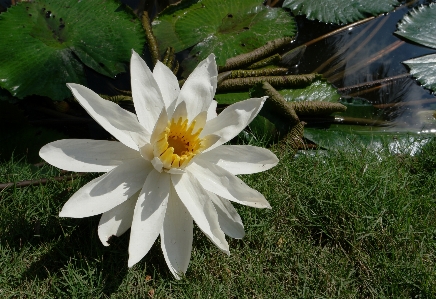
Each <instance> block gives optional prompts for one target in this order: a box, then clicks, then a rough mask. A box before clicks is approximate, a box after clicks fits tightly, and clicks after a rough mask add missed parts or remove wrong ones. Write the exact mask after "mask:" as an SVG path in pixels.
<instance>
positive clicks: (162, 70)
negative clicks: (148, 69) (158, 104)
mask: <svg viewBox="0 0 436 299" xmlns="http://www.w3.org/2000/svg"><path fill="white" fill-rule="evenodd" d="M153 77H154V79H156V83H157V85H159V89H160V91H161V93H162V98H163V101H164V103H165V108H166V110H167V111H168V108H169V107H170V105H171V103H173V102H174V101H175V100H177V97H178V96H179V93H180V87H179V81H178V80H177V77H176V76H174V74H173V72H172V71H171V70H170V69H169V68H168V67H167V66H166V65H165V64H163V63H162V62H160V61H159V60H158V61H157V63H156V65H155V67H154V69H153ZM171 114H172V111H171Z"/></svg>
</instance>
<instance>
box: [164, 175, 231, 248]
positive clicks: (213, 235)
mask: <svg viewBox="0 0 436 299" xmlns="http://www.w3.org/2000/svg"><path fill="white" fill-rule="evenodd" d="M171 181H172V182H173V186H174V189H176V191H177V195H178V196H179V198H180V200H181V201H182V202H183V204H184V205H185V207H186V208H187V209H188V211H189V213H190V214H191V216H192V218H194V221H195V223H197V225H198V227H199V228H200V229H201V230H202V231H203V232H204V233H205V234H206V236H208V237H209V239H210V240H211V241H212V242H213V243H214V244H215V245H216V246H217V247H218V248H219V249H221V250H222V251H224V252H225V253H227V254H230V253H229V245H228V244H227V241H226V238H225V236H224V233H223V231H222V230H221V227H220V225H219V222H218V215H217V212H216V210H215V207H214V206H213V203H212V201H211V200H210V198H209V195H208V193H207V191H206V190H204V189H203V188H202V187H201V185H200V184H199V183H198V181H197V180H196V179H195V178H194V177H193V176H192V175H191V174H189V173H184V174H173V175H171Z"/></svg>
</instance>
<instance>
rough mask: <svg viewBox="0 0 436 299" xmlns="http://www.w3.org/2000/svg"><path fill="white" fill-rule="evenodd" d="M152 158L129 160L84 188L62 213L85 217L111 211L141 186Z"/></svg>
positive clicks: (71, 199) (74, 216)
mask: <svg viewBox="0 0 436 299" xmlns="http://www.w3.org/2000/svg"><path fill="white" fill-rule="evenodd" d="M152 169H153V166H152V165H151V163H150V162H148V161H146V160H144V159H142V158H139V159H135V160H129V161H127V162H125V163H123V164H121V165H119V166H117V167H115V168H114V169H112V170H111V171H109V172H108V173H106V174H104V175H102V176H100V177H98V178H96V179H94V180H92V181H90V182H89V183H88V184H86V185H85V186H83V187H82V188H80V189H79V190H78V191H77V192H76V193H74V194H73V196H71V198H70V199H69V200H68V201H67V202H66V204H65V205H64V206H63V208H62V211H61V212H60V213H59V216H60V217H72V218H83V217H89V216H94V215H98V214H101V213H104V212H107V211H109V210H110V209H112V208H114V207H116V206H117V205H119V204H121V203H122V202H124V201H126V200H127V199H128V198H130V197H131V196H133V195H134V194H135V193H136V192H137V191H138V190H139V189H141V187H142V185H143V184H144V181H145V179H146V178H147V175H148V173H149V172H150V171H151V170H152Z"/></svg>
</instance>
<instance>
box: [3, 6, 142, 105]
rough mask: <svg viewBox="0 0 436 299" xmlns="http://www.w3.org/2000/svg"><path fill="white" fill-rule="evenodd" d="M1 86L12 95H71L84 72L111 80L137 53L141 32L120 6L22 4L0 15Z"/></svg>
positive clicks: (81, 80)
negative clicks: (87, 69) (68, 86)
mask: <svg viewBox="0 0 436 299" xmlns="http://www.w3.org/2000/svg"><path fill="white" fill-rule="evenodd" d="M0 31H1V32H2V34H1V35H0V44H1V45H2V46H1V47H0V65H1V67H0V87H3V88H5V89H7V90H8V91H9V92H10V93H11V94H12V95H13V96H15V97H18V98H20V99H21V98H23V97H25V96H27V95H32V94H36V95H41V96H48V97H50V98H52V99H54V100H62V99H64V98H66V97H68V96H70V95H71V94H70V91H69V90H68V88H67V87H66V86H65V83H67V82H74V83H80V84H86V79H85V73H84V69H85V66H86V67H89V68H91V69H93V70H95V71H97V72H99V73H101V74H103V75H106V76H109V77H113V76H115V75H116V74H118V73H120V72H123V71H125V70H126V65H127V63H128V62H129V59H130V55H131V50H132V49H134V50H135V51H138V52H141V51H142V47H143V45H144V43H145V37H144V33H143V29H142V26H141V23H140V22H139V20H138V19H137V18H136V17H135V15H134V14H133V13H132V12H131V11H130V10H129V9H128V8H127V7H126V6H124V5H122V4H121V3H120V2H119V1H115V0H104V1H98V0H86V1H77V0H69V1H48V0H37V1H32V2H22V3H19V4H18V5H16V6H12V7H11V8H9V9H8V11H6V12H4V13H2V14H1V15H0Z"/></svg>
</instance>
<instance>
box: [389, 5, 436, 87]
mask: <svg viewBox="0 0 436 299" xmlns="http://www.w3.org/2000/svg"><path fill="white" fill-rule="evenodd" d="M435 20H436V4H435V3H431V4H430V5H429V6H421V7H419V8H418V9H414V10H412V11H411V12H410V15H406V16H405V17H404V18H403V20H402V21H401V22H400V23H399V25H398V31H396V32H395V33H396V34H398V35H401V36H403V37H405V38H407V39H409V40H411V41H414V42H416V43H418V44H421V45H424V46H427V47H430V48H434V49H436V39H435V32H436V21H435ZM404 63H405V64H407V66H408V67H410V73H411V74H412V75H413V76H414V77H415V78H417V79H418V81H419V82H420V83H421V84H422V85H423V86H424V87H426V88H429V89H431V90H432V91H433V92H435V91H436V54H432V55H427V56H423V57H419V58H415V59H410V60H406V61H404Z"/></svg>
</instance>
